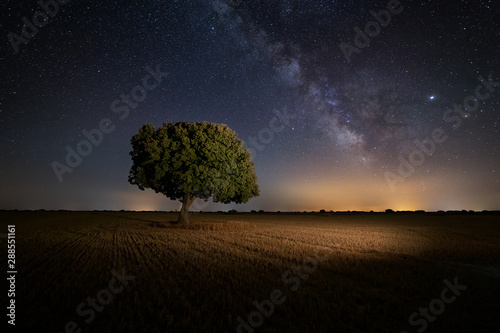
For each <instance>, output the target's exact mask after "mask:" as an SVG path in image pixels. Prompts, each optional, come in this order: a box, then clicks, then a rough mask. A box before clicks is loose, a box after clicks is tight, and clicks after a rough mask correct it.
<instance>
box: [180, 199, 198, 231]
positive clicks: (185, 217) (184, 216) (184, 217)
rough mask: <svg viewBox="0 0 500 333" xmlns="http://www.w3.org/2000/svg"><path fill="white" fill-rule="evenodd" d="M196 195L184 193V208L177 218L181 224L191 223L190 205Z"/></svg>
mask: <svg viewBox="0 0 500 333" xmlns="http://www.w3.org/2000/svg"><path fill="white" fill-rule="evenodd" d="M194 199H196V197H195V196H194V195H193V196H191V195H189V194H184V198H183V199H182V208H181V211H180V212H179V217H178V218H177V223H179V224H189V223H190V221H189V206H191V204H192V203H193V201H194Z"/></svg>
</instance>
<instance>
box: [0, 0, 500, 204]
mask: <svg viewBox="0 0 500 333" xmlns="http://www.w3.org/2000/svg"><path fill="white" fill-rule="evenodd" d="M61 2H64V1H61ZM47 3H52V1H48V0H47ZM0 6H1V34H2V37H1V40H2V42H1V43H0V47H1V60H0V64H1V69H2V80H1V95H0V98H1V100H0V103H1V104H0V153H1V160H0V189H1V190H0V191H1V192H0V208H1V209H72V210H92V209H110V210H119V209H126V210H174V209H178V208H179V207H180V203H179V202H173V201H170V200H169V199H167V198H166V197H165V196H163V195H161V194H156V193H154V191H152V190H146V191H140V190H139V189H138V188H137V187H136V186H132V185H130V184H129V183H128V181H127V177H128V172H129V169H130V166H131V164H132V162H131V159H130V156H129V152H130V150H131V145H130V138H131V137H132V136H133V135H134V134H136V133H137V132H138V130H139V128H140V127H141V126H142V125H143V124H146V123H152V124H153V125H154V126H161V124H162V123H164V122H177V121H197V122H201V121H209V122H216V123H225V124H227V125H228V126H229V127H230V128H231V129H233V130H234V131H235V132H236V133H237V134H238V137H239V138H241V139H242V140H244V141H245V143H246V144H247V146H248V147H249V148H251V149H252V151H253V161H254V163H255V171H256V174H257V177H258V178H259V187H260V191H261V195H260V197H257V198H254V199H251V200H250V201H249V202H248V203H247V204H244V205H236V204H230V205H222V204H217V205H216V204H210V205H208V206H206V207H203V208H204V209H205V210H228V209H237V210H239V211H249V210H251V209H255V210H260V209H263V210H273V211H274V210H281V211H304V210H307V211H310V210H319V209H326V210H335V211H338V210H375V211H382V210H385V209H387V208H392V209H394V210H415V209H424V210H438V209H443V210H459V209H460V210H461V209H467V210H484V209H487V210H494V209H500V151H499V142H500V131H499V129H500V124H499V123H500V116H499V109H500V99H499V98H500V66H499V60H500V47H499V42H500V4H499V3H498V1H493V0H491V1H401V2H400V3H399V2H397V1H375V2H369V1H357V0H351V1H348V0H345V1H332V0H328V1H326V0H325V1H321V0H311V1H306V0H300V1H298V0H297V1H292V0H288V1H286V0H266V1H255V0H247V1H240V0H238V1H237V0H233V1H229V0H217V1H180V0H179V1H157V0H156V1H144V2H141V1H112V0H108V1H104V0H103V1H67V3H66V4H59V5H58V7H59V9H58V11H56V10H55V7H54V6H50V7H49V8H48V9H47V10H48V11H49V15H47V14H44V13H45V12H44V11H43V9H41V7H40V5H39V4H37V2H36V1H18V0H16V1H11V0H8V1H2V4H0ZM37 11H42V12H41V13H40V12H39V13H38V14H36V15H35V18H34V17H33V15H34V14H35V12H37ZM23 17H25V18H26V19H24V20H23ZM34 19H35V21H36V23H38V24H39V26H40V27H36V26H35V27H34V28H35V29H37V32H36V33H35V32H34V31H33V29H32V28H30V27H29V26H32V24H33V21H34ZM26 22H27V23H26ZM23 25H26V27H25V28H24V32H25V34H26V35H27V36H29V38H27V37H24V36H23V31H22V29H23ZM30 34H31V35H30ZM151 73H153V74H154V75H151ZM167 73H168V74H167ZM99 128H100V129H99ZM94 129H99V132H100V133H103V131H105V132H108V133H103V134H102V139H101V138H100V135H99V134H96V133H98V131H93V130H94ZM84 133H87V135H88V136H90V137H91V138H92V140H94V143H95V144H85V143H81V142H82V141H83V140H87V142H89V140H90V139H88V138H87V137H86V135H85V134H84ZM92 135H94V136H92ZM79 143H81V144H80V145H79ZM78 145H79V146H78ZM77 146H78V147H79V148H80V151H81V152H83V153H84V154H86V155H87V156H83V157H81V161H79V160H78V159H77V158H75V157H74V156H73V159H71V158H70V164H72V167H71V166H70V165H68V162H67V161H66V157H67V154H68V149H69V150H71V151H73V150H74V151H76V150H77ZM89 147H91V149H92V151H91V152H90V151H89ZM55 166H57V168H59V169H58V170H59V176H58V175H57V172H56V171H55ZM57 168H56V169H57ZM61 170H62V171H61ZM70 171H71V172H70ZM194 206H195V205H194ZM192 208H194V210H196V207H192Z"/></svg>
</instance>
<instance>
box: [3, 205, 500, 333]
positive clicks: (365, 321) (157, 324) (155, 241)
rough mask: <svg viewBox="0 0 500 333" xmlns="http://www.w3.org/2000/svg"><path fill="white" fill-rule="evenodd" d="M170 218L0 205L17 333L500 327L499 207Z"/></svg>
mask: <svg viewBox="0 0 500 333" xmlns="http://www.w3.org/2000/svg"><path fill="white" fill-rule="evenodd" d="M176 218H177V216H176V214H171V213H155V212H0V221H1V222H0V227H1V228H2V229H1V230H0V232H2V233H6V232H7V225H8V224H14V225H15V226H16V265H17V270H18V274H17V280H16V326H15V329H16V331H19V332H20V331H21V329H22V328H26V329H30V330H36V331H37V332H54V333H55V332H252V331H254V332H401V331H407V332H424V331H425V332H498V320H497V319H495V318H496V317H497V316H498V313H500V302H499V301H498V299H499V296H500V283H499V282H500V215H498V214H483V213H481V214H479V213H475V214H451V213H446V214H437V213H425V214H423V213H422V214H417V213H414V214H407V213H394V214H386V213H371V214H370V213H366V214H352V213H351V214H330V213H324V214H319V213H318V214H284V213H281V214H270V213H261V214H245V213H238V214H214V213H210V214H209V213H205V214H192V215H191V219H192V221H193V224H192V225H191V226H189V227H184V228H182V227H179V226H176V225H174V224H171V223H169V221H175V220H176ZM2 248H3V249H2V256H3V258H5V259H2V260H5V261H6V258H7V251H6V241H5V239H3V240H2ZM4 267H5V266H4ZM3 280H4V287H3V290H4V291H5V292H6V291H7V289H8V286H7V285H6V284H5V279H3ZM445 280H446V281H447V282H445ZM445 288H447V290H444V289H445ZM4 291H2V294H4V293H5V292H4ZM5 306H6V305H2V307H3V308H4V309H5ZM4 311H5V310H4ZM422 311H423V312H422ZM3 317H4V320H5V321H6V319H5V318H6V317H5V314H4V315H3ZM11 328H12V327H11ZM79 330H81V331H79Z"/></svg>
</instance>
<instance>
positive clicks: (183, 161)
mask: <svg viewBox="0 0 500 333" xmlns="http://www.w3.org/2000/svg"><path fill="white" fill-rule="evenodd" d="M131 144H132V151H131V152H130V155H131V157H132V162H133V165H132V167H131V169H130V173H129V177H128V180H129V182H130V183H131V184H133V185H137V186H138V187H139V188H140V189H141V190H144V189H145V188H150V189H152V190H154V191H155V192H156V193H162V194H164V195H165V196H167V197H168V198H169V199H172V200H181V201H182V203H183V207H182V209H181V212H180V214H179V220H178V221H179V222H181V223H189V219H188V216H187V213H188V210H189V205H190V204H191V203H192V202H193V201H194V199H196V198H201V199H204V200H205V201H207V200H208V199H209V198H212V199H213V201H214V202H221V203H226V204H227V203H230V202H235V203H245V202H247V201H248V200H249V199H250V198H252V197H255V196H258V195H259V188H258V185H257V176H256V175H255V171H254V164H253V162H252V160H251V154H250V152H249V150H248V149H247V148H246V147H245V146H244V143H243V141H242V140H240V139H238V137H237V135H236V133H235V132H234V131H233V130H231V129H230V128H229V127H228V126H227V125H225V124H215V123H209V122H201V123H200V122H197V123H194V122H177V123H164V124H163V126H162V127H160V128H157V129H155V128H154V127H153V125H151V124H146V125H144V126H142V128H140V129H139V133H138V134H136V135H134V136H133V137H132V139H131Z"/></svg>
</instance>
